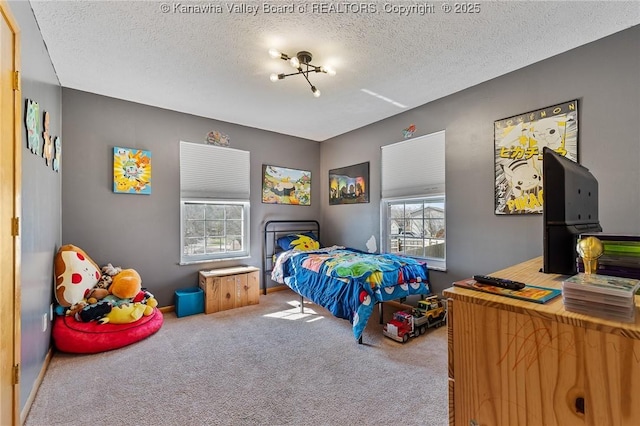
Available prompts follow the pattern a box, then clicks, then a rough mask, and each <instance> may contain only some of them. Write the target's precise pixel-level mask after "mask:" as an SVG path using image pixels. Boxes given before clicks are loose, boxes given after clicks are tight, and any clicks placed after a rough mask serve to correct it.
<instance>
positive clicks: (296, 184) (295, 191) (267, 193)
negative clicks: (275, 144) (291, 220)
mask: <svg viewBox="0 0 640 426" xmlns="http://www.w3.org/2000/svg"><path fill="white" fill-rule="evenodd" d="M262 202H263V203H266V204H292V205H297V206H309V205H311V172H309V171H306V170H296V169H288V168H286V167H278V166H268V165H264V164H263V165H262Z"/></svg>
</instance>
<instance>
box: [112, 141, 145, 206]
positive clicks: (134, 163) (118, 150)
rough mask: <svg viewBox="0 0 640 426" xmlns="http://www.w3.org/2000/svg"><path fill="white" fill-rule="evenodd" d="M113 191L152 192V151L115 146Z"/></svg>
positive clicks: (126, 192)
mask: <svg viewBox="0 0 640 426" xmlns="http://www.w3.org/2000/svg"><path fill="white" fill-rule="evenodd" d="M113 192H116V193H120V194H151V151H145V150H142V149H134V148H122V147H119V146H116V147H113Z"/></svg>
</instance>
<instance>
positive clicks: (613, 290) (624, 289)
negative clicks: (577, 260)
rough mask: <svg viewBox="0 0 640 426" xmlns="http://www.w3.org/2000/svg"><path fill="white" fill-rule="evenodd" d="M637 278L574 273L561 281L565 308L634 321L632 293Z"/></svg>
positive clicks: (634, 306) (634, 310)
mask: <svg viewBox="0 0 640 426" xmlns="http://www.w3.org/2000/svg"><path fill="white" fill-rule="evenodd" d="M639 288H640V280H636V279H632V278H623V277H613V276H608V275H600V274H577V275H574V276H572V277H569V278H567V279H565V280H564V281H563V282H562V300H563V302H564V307H565V309H566V310H567V311H571V312H577V313H580V314H586V315H593V316H597V317H601V318H605V319H609V320H613V321H622V322H635V320H636V304H635V294H636V291H638V289H639Z"/></svg>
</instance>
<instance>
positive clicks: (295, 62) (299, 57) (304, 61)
mask: <svg viewBox="0 0 640 426" xmlns="http://www.w3.org/2000/svg"><path fill="white" fill-rule="evenodd" d="M269 55H270V56H271V57H272V58H274V59H282V60H283V61H287V62H289V63H290V64H291V65H292V66H293V67H294V68H296V69H297V70H298V72H292V73H289V74H284V73H281V74H271V76H270V79H271V81H274V82H275V81H278V80H283V79H284V78H285V77H290V76H292V75H299V74H302V76H304V78H305V80H307V83H309V86H311V91H312V92H313V95H314V96H315V97H318V96H320V91H319V90H318V89H317V88H316V86H314V85H313V84H312V83H311V81H310V80H309V73H312V72H316V73H318V72H322V73H325V74H329V75H331V76H333V75H335V71H333V69H331V68H327V67H318V66H315V65H312V64H311V58H312V55H311V53H309V52H307V51H304V50H303V51H300V52H298V53H297V54H296V56H295V57H291V56H289V55H287V54H286V53H282V52H279V51H278V50H276V49H269ZM303 66H304V67H305V68H306V69H303Z"/></svg>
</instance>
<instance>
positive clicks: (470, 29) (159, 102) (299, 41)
mask: <svg viewBox="0 0 640 426" xmlns="http://www.w3.org/2000/svg"><path fill="white" fill-rule="evenodd" d="M30 3H31V6H32V8H33V11H34V14H35V17H36V20H37V21H38V25H39V26H40V29H41V32H42V36H43V38H44V41H45V43H46V45H47V48H48V50H49V53H50V56H51V60H52V62H53V65H54V67H55V69H56V72H57V74H58V78H59V79H60V84H61V85H62V86H63V87H68V88H72V89H78V90H82V91H87V92H92V93H97V94H101V95H106V96H111V97H115V98H120V99H125V100H129V101H134V102H138V103H142V104H147V105H153V106H157V107H161V108H167V109H171V110H175V111H180V112H185V113H189V114H194V115H198V116H203V117H209V118H214V119H218V120H222V121H227V122H231V123H237V124H241V125H245V126H250V127H255V128H259V129H265V130H271V131H274V132H279V133H283V134H288V135H293V136H298V137H302V138H307V139H311V140H316V141H323V140H326V139H328V138H331V137H333V136H337V135H340V134H343V133H345V132H348V131H350V130H353V129H356V128H359V127H362V126H365V125H367V124H370V123H373V122H376V121H379V120H381V119H384V118H386V117H390V116H392V115H395V114H398V113H401V112H403V111H406V110H407V109H410V108H414V107H416V106H419V105H422V104H425V103H427V102H430V101H433V100H435V99H438V98H441V97H444V96H447V95H449V94H451V93H454V92H457V91H460V90H462V89H465V88H467V87H470V86H473V85H475V84H478V83H481V82H483V81H487V80H489V79H492V78H495V77H497V76H500V75H503V74H505V73H508V72H510V71H513V70H516V69H519V68H522V67H524V66H526V65H529V64H531V63H534V62H537V61H540V60H542V59H545V58H548V57H550V56H553V55H556V54H559V53H562V52H565V51H567V50H569V49H572V48H574V47H577V46H580V45H582V44H585V43H588V42H591V41H594V40H597V39H599V38H602V37H605V36H607V35H609V34H613V33H615V32H618V31H621V30H623V29H625V28H629V27H631V26H634V25H637V24H640V2H638V1H625V2H621V1H603V2H600V1H554V2H545V1H503V2H496V1H491V2H486V1H482V2H479V3H477V4H478V5H479V6H478V8H479V11H477V13H455V12H454V11H452V12H449V13H445V12H444V11H443V4H444V3H446V5H447V6H448V7H454V6H455V3H453V2H432V3H425V2H417V1H416V2H406V1H402V2H400V1H397V2H391V1H388V2H366V3H357V2H300V1H244V2H240V1H202V2H200V1H198V2H192V1H183V2H178V1H164V2H157V1H31V2H30ZM264 5H267V6H268V7H275V6H288V5H293V9H294V11H293V12H291V11H289V10H282V11H280V12H275V11H274V12H273V13H267V11H266V10H265V9H264ZM363 5H365V6H363ZM412 5H415V6H421V5H422V7H424V5H430V7H428V8H427V9H426V12H427V13H425V14H420V13H419V12H420V10H419V9H415V10H413V13H410V12H411V11H410V10H402V9H400V8H399V6H405V7H407V6H412ZM447 6H444V7H447ZM198 7H199V8H200V11H198V10H197V9H198ZM250 7H251V8H254V7H255V8H257V13H253V11H251V10H249V8H250ZM217 8H218V10H216V9H217ZM230 8H231V9H230ZM233 8H235V10H232V9H233ZM359 8H362V9H361V10H358V9H359ZM367 8H368V10H366V9H367ZM302 9H306V11H301V10H302ZM374 9H375V10H374ZM472 9H473V8H472ZM166 10H168V11H166ZM431 12H432V13H431ZM271 47H274V48H276V49H279V50H280V51H282V52H285V53H288V54H290V55H294V54H295V53H296V52H297V51H299V50H307V51H310V52H311V53H312V54H313V57H314V59H313V61H312V63H313V64H314V65H330V66H332V67H333V68H334V69H335V70H336V71H337V75H336V76H333V77H332V76H329V75H327V74H312V75H310V80H311V81H312V83H313V84H315V85H316V86H317V87H318V89H320V91H321V92H322V96H321V97H319V98H315V97H313V96H312V93H311V90H310V88H309V85H308V83H307V82H306V81H305V80H304V78H303V77H302V76H295V77H289V78H286V79H285V80H282V81H278V82H276V83H272V82H271V81H270V80H269V75H270V74H271V73H274V72H275V73H288V72H291V71H293V68H291V67H289V66H288V65H287V63H286V62H284V61H281V60H275V59H271V58H270V57H269V55H268V50H269V48H271ZM631 54H634V53H631ZM635 54H638V53H637V52H635ZM371 93H375V94H378V95H380V96H381V97H376V96H372V95H371ZM385 98H387V99H390V100H393V101H395V102H396V103H397V104H395V105H394V104H393V103H390V102H388V101H387V100H385ZM398 104H400V106H399V105H398ZM220 130H223V129H220Z"/></svg>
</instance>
